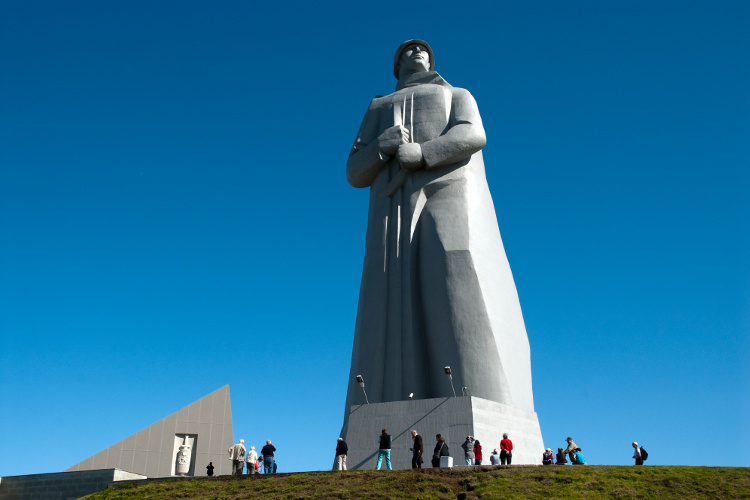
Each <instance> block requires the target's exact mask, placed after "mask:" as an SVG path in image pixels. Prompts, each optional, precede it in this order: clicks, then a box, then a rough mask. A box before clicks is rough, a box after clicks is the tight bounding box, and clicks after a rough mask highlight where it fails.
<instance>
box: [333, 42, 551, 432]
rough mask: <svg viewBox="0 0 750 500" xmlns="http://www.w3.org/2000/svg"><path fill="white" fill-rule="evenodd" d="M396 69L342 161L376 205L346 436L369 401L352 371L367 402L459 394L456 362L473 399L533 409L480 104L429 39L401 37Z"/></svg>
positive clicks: (460, 380) (351, 179) (371, 216)
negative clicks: (439, 64)
mask: <svg viewBox="0 0 750 500" xmlns="http://www.w3.org/2000/svg"><path fill="white" fill-rule="evenodd" d="M393 66H394V68H393V69H394V75H395V76H396V78H397V79H398V84H397V85H396V91H395V92H394V93H392V94H390V95H387V96H385V97H376V98H375V99H374V100H373V101H372V102H371V103H370V107H369V108H368V109H367V113H366V114H365V117H364V119H363V120H362V125H361V127H360V129H359V133H358V134H357V138H356V140H355V141H354V145H353V146H352V149H351V152H350V154H349V160H348V162H347V166H346V174H347V179H348V181H349V183H350V184H351V185H352V186H354V187H357V188H366V187H369V188H370V207H369V216H368V225H367V236H366V243H365V260H364V268H363V271H362V283H361V288H360V295H359V307H358V310H357V321H356V325H355V333H354V347H353V350H352V365H351V375H350V378H349V387H348V394H347V399H346V416H345V421H344V428H343V430H342V435H345V433H346V429H347V425H348V418H349V417H348V415H349V408H350V407H351V405H358V404H362V403H364V402H365V396H364V395H363V392H362V390H361V389H360V387H359V386H358V384H357V381H356V380H355V376H356V375H362V377H363V379H364V380H365V381H367V396H368V397H369V402H370V403H385V402H391V401H403V400H406V399H408V398H409V395H410V393H413V396H414V398H415V399H429V398H441V397H447V396H453V392H452V390H451V385H449V382H448V380H447V379H446V376H445V373H444V371H443V370H444V367H446V366H450V367H451V370H452V377H453V383H454V384H455V386H456V387H468V389H469V391H470V394H471V396H475V397H478V398H484V399H486V400H490V401H494V402H497V403H502V404H503V405H508V406H511V407H513V408H517V409H519V410H521V411H524V412H531V413H533V412H534V402H533V396H532V390H531V364H530V356H529V342H528V338H527V336H526V328H525V326H524V322H523V316H522V314H521V307H520V304H519V301H518V294H517V292H516V287H515V283H514V281H513V276H512V274H511V271H510V266H509V264H508V260H507V257H506V255H505V250H504V248H503V242H502V240H501V238H500V231H499V229H498V225H497V218H496V216H495V208H494V205H493V203H492V197H491V196H490V192H489V188H488V187H487V180H486V178H485V173H484V162H483V159H482V148H483V147H484V145H485V141H486V139H485V134H484V128H483V127H482V120H481V118H480V116H479V111H478V110H477V105H476V102H475V101H474V98H473V97H472V96H471V94H469V92H467V91H466V90H464V89H460V88H456V87H452V86H451V85H449V84H448V83H447V82H446V81H445V80H443V78H442V77H441V76H440V75H439V74H437V73H436V72H435V71H434V68H435V57H434V55H433V52H432V49H431V48H430V46H429V45H428V44H427V43H426V42H424V41H422V40H409V41H407V42H404V43H403V44H402V45H401V46H400V47H399V48H398V50H397V51H396V55H395V58H394V65H393ZM535 418H536V417H535V416H534V419H535ZM536 425H537V427H536V428H537V429H538V424H536ZM537 432H538V430H537ZM540 439H541V436H540Z"/></svg>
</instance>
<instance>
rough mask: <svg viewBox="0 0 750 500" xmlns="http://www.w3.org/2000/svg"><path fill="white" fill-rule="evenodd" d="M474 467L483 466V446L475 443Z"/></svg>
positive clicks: (477, 442)
mask: <svg viewBox="0 0 750 500" xmlns="http://www.w3.org/2000/svg"><path fill="white" fill-rule="evenodd" d="M474 465H482V445H481V444H479V441H478V440H477V441H474Z"/></svg>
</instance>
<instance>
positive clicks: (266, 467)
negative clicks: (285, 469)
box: [260, 439, 276, 474]
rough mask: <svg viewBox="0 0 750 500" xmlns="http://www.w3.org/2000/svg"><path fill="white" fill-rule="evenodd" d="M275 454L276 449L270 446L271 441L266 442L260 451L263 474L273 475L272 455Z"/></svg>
mask: <svg viewBox="0 0 750 500" xmlns="http://www.w3.org/2000/svg"><path fill="white" fill-rule="evenodd" d="M275 452H276V447H275V446H274V445H272V444H271V440H270V439H269V440H268V441H266V445H265V446H264V447H263V448H262V449H261V450H260V454H261V456H262V457H263V473H264V474H273V473H274V472H275V471H274V470H273V464H274V460H273V454H274V453H275Z"/></svg>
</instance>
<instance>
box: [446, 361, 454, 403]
mask: <svg viewBox="0 0 750 500" xmlns="http://www.w3.org/2000/svg"><path fill="white" fill-rule="evenodd" d="M444 369H445V374H446V375H448V380H450V381H451V390H452V391H453V397H454V398H455V397H457V396H456V389H455V388H454V387H453V377H452V376H451V367H450V366H446V367H445V368H444Z"/></svg>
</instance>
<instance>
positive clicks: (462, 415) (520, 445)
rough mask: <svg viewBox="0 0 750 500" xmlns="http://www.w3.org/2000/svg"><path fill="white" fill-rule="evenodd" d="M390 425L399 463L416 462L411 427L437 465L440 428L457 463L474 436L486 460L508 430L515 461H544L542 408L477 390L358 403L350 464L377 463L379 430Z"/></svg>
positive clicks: (350, 432)
mask: <svg viewBox="0 0 750 500" xmlns="http://www.w3.org/2000/svg"><path fill="white" fill-rule="evenodd" d="M383 427H385V428H386V429H388V433H389V434H390V435H391V439H392V449H391V462H392V463H393V468H394V469H408V468H411V458H412V452H411V451H409V448H411V447H412V446H413V441H412V439H411V430H412V429H414V430H416V431H417V432H418V433H419V434H421V435H422V439H423V441H424V454H423V460H424V463H423V465H422V466H423V467H431V466H432V463H431V460H432V452H433V449H434V448H435V434H437V433H440V434H442V435H443V437H444V438H445V440H446V444H448V446H449V448H450V454H451V456H452V457H453V459H454V462H455V463H456V464H463V463H464V452H463V449H462V448H461V444H463V442H464V441H465V440H466V436H468V435H471V436H474V438H475V439H478V440H479V442H480V443H481V444H482V454H483V456H484V458H483V464H489V463H490V455H491V454H492V450H493V449H494V448H500V440H501V439H502V436H503V433H504V432H507V433H508V437H509V438H510V440H511V441H513V464H541V463H542V454H543V453H544V441H542V432H541V430H540V429H539V420H538V419H537V416H536V413H534V412H531V413H529V412H525V411H522V410H519V409H517V408H514V407H512V406H508V405H504V404H501V403H496V402H494V401H489V400H486V399H481V398H476V397H472V396H466V397H458V398H435V399H418V400H407V401H393V402H390V403H373V404H369V405H368V404H364V405H355V406H352V407H351V408H350V411H349V425H348V427H347V428H346V430H345V434H344V435H342V436H341V437H343V438H344V440H345V441H346V443H347V444H348V445H349V453H348V456H347V465H348V467H349V469H374V468H375V464H376V462H377V458H378V456H377V455H378V453H377V452H378V436H380V432H381V429H382V428H383Z"/></svg>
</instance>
